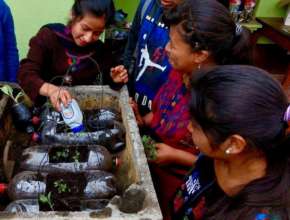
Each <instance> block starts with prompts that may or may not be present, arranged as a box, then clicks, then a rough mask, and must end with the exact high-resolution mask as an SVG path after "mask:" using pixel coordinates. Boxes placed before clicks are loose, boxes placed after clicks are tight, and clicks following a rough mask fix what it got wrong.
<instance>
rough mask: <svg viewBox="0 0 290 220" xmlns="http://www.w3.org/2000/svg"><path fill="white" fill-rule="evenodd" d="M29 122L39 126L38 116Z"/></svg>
mask: <svg viewBox="0 0 290 220" xmlns="http://www.w3.org/2000/svg"><path fill="white" fill-rule="evenodd" d="M31 122H32V124H33V125H39V124H40V118H39V117H38V116H33V117H32V119H31Z"/></svg>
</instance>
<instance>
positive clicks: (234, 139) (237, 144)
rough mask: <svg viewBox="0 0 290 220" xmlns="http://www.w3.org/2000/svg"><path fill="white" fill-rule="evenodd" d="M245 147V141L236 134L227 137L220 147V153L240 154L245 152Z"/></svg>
mask: <svg viewBox="0 0 290 220" xmlns="http://www.w3.org/2000/svg"><path fill="white" fill-rule="evenodd" d="M246 147H247V142H246V140H245V139H244V138H243V137H242V136H240V135H238V134H234V135H231V136H229V137H228V138H227V139H226V140H225V141H224V143H223V144H222V145H221V148H222V151H224V152H225V154H227V155H234V154H240V153H242V152H243V151H245V149H246Z"/></svg>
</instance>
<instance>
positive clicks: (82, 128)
mask: <svg viewBox="0 0 290 220" xmlns="http://www.w3.org/2000/svg"><path fill="white" fill-rule="evenodd" d="M71 130H72V132H73V133H78V132H81V131H83V130H85V127H84V125H83V124H81V125H79V126H77V127H74V128H72V129H71Z"/></svg>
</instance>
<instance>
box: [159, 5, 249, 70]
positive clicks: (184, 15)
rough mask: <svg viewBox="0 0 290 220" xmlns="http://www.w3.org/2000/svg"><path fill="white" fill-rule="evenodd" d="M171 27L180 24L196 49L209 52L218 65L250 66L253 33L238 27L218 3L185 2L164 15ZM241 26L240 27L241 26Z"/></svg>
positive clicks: (185, 35)
mask: <svg viewBox="0 0 290 220" xmlns="http://www.w3.org/2000/svg"><path fill="white" fill-rule="evenodd" d="M163 19H164V22H165V23H166V24H167V25H168V26H172V25H178V26H180V28H179V30H180V33H181V36H182V37H183V39H184V40H185V42H186V43H188V44H189V45H190V46H191V48H192V49H193V50H208V51H210V53H211V54H212V56H213V58H214V60H215V62H216V63H217V64H220V65H222V64H250V63H251V57H252V51H251V46H250V45H251V44H250V33H249V31H248V30H247V29H245V28H237V25H236V24H235V22H234V20H233V18H232V16H231V14H230V12H229V10H228V9H227V8H226V7H224V5H222V4H221V3H219V2H218V1H216V0H184V1H183V2H182V3H181V4H179V5H178V6H176V7H175V8H172V9H170V10H167V11H166V12H165V13H164V18H163ZM238 27H239V26H238Z"/></svg>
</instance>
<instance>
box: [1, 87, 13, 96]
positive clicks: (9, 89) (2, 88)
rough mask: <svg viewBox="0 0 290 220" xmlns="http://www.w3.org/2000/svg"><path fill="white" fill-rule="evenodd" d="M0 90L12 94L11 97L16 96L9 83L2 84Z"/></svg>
mask: <svg viewBox="0 0 290 220" xmlns="http://www.w3.org/2000/svg"><path fill="white" fill-rule="evenodd" d="M0 90H1V91H2V92H3V93H4V94H6V95H8V96H10V97H11V98H14V97H13V89H12V87H11V86H9V85H4V86H2V87H1V88H0Z"/></svg>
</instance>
